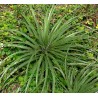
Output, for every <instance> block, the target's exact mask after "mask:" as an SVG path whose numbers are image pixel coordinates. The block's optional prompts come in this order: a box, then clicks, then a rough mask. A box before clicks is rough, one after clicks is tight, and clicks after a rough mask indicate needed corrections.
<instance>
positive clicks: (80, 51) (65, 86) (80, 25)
mask: <svg viewBox="0 0 98 98" xmlns="http://www.w3.org/2000/svg"><path fill="white" fill-rule="evenodd" d="M32 8H33V9H34V11H35V14H36V15H35V14H34V13H32V14H31V13H30V7H29V5H0V28H1V29H0V65H1V66H0V77H1V78H0V91H1V92H32V93H33V92H61V93H62V92H69V93H72V92H80V93H81V92H83V93H86V92H97V91H98V74H97V72H98V69H97V67H98V43H97V41H98V5H55V10H54V12H53V16H52V17H50V18H49V20H48V14H49V11H51V8H52V5H32ZM47 11H48V14H46V13H47ZM50 15H52V14H51V13H50ZM32 16H33V18H32ZM34 17H36V19H34ZM63 17H64V19H63V20H62V22H61V24H60V26H58V27H57V25H58V24H59V23H60V21H59V22H58V24H57V25H55V23H56V22H57V21H58V20H61V19H62V18H63ZM31 21H32V22H31ZM36 22H37V23H38V24H39V25H40V26H39V27H36ZM30 24H32V25H30ZM44 26H46V29H44V30H43V27H44ZM53 26H55V27H54V29H53ZM33 27H34V28H35V31H37V30H38V29H39V28H40V30H39V32H41V34H42V35H41V34H40V33H39V34H38V35H36V34H35V35H34V34H33V35H34V36H33V35H32V34H31V33H30V29H32V31H31V32H34V29H33ZM60 27H61V28H62V29H60ZM51 29H53V30H54V31H55V32H54V33H53V34H50V36H49V33H47V34H46V35H47V36H46V35H45V36H44V35H43V33H42V32H43V31H45V30H46V31H47V30H49V31H50V30H51ZM56 29H57V30H56ZM10 30H13V32H12V31H10ZM15 30H17V31H15ZM18 31H19V32H18ZM46 31H45V32H46ZM49 31H47V32H49ZM21 32H22V33H21ZM57 32H58V33H57ZM62 32H63V33H62ZM76 32H78V33H76ZM56 33H57V34H56ZM27 36H29V37H30V38H32V42H33V40H34V41H35V42H36V43H37V44H38V45H39V46H41V45H42V46H41V49H42V50H41V51H40V52H38V53H37V57H34V59H35V60H33V58H31V60H30V58H29V59H28V56H29V57H32V55H31V53H32V51H34V50H32V51H31V52H30V51H29V54H27V53H25V54H22V55H21V54H18V55H14V56H13V58H10V57H8V56H9V55H11V54H13V53H16V52H18V51H20V50H21V49H20V48H19V47H20V46H19V45H21V44H20V43H19V40H21V41H20V42H21V43H23V42H27V41H28V42H27V44H29V45H31V44H30V40H28V38H27ZM36 36H38V38H36ZM41 36H43V37H42V39H41ZM48 36H49V38H48ZM45 37H46V38H45ZM52 37H54V40H52ZM66 37H68V38H67V39H65V38H66ZM47 38H48V40H47ZM56 38H58V39H56ZM16 39H17V40H16ZM50 40H52V42H53V41H54V43H53V44H52V45H53V46H55V47H53V48H52V51H51V49H50V50H48V54H49V56H50V57H47V55H46V54H45V55H44V56H43V54H44V52H47V51H46V48H45V47H46V46H47V45H48V44H47V43H48V41H50ZM9 43H10V44H12V43H13V44H16V45H17V46H19V47H18V48H17V46H13V47H12V45H9ZM42 43H44V45H43V44H42ZM25 44H26V43H23V44H22V46H24V47H23V48H29V47H26V45H25ZM37 44H35V47H36V46H37ZM8 45H9V46H10V47H9V46H8ZM52 45H51V47H52ZM6 46H7V47H6ZM27 46H28V45H27ZM31 46H32V47H33V45H31ZM35 50H36V48H35ZM22 51H23V50H22ZM33 53H35V51H34V52H33ZM41 54H42V55H41ZM39 55H40V56H39ZM6 57H8V58H7V59H5V58H6ZM25 57H27V59H26V58H25ZM22 59H24V60H23V61H22V62H19V60H22ZM26 60H27V62H29V63H26V64H25V65H28V66H29V68H27V67H26V66H25V67H21V68H19V66H21V64H23V63H24V62H25V61H26ZM16 61H17V62H18V63H17V64H16V65H15V64H14V63H15V62H16ZM2 62H3V63H2ZM33 64H35V65H36V66H37V65H39V67H37V71H35V72H34V68H33V67H32V65H33ZM11 65H15V66H13V67H11V68H10V67H9V66H11ZM43 66H45V67H43ZM17 68H19V70H17ZM35 68H36V67H35ZM6 70H7V71H6ZM14 70H16V71H15V72H14ZM38 70H39V71H38ZM58 70H59V71H58ZM26 72H27V74H25V73H26ZM33 72H34V73H33ZM11 73H12V74H11ZM47 73H48V74H47ZM32 74H33V76H32ZM29 77H32V78H31V80H30V78H29Z"/></svg>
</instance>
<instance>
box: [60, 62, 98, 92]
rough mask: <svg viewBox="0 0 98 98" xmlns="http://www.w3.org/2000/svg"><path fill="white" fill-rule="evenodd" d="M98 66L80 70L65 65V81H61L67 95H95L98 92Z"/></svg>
mask: <svg viewBox="0 0 98 98" xmlns="http://www.w3.org/2000/svg"><path fill="white" fill-rule="evenodd" d="M97 66H98V64H95V63H91V64H90V65H88V66H86V67H84V68H82V69H80V70H78V69H77V68H75V67H69V66H67V65H66V64H65V80H63V81H62V80H61V79H59V82H60V81H62V82H61V84H62V87H63V88H64V89H65V91H64V92H65V93H95V92H98V74H97V72H98V69H97Z"/></svg>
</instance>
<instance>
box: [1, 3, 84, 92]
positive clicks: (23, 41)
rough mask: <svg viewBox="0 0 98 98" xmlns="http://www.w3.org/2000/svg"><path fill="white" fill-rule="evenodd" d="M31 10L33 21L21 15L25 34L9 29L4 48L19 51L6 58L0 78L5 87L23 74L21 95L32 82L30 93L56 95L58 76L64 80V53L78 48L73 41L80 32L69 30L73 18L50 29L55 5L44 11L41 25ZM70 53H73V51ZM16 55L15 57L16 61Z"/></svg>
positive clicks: (59, 22) (61, 20)
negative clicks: (54, 93)
mask: <svg viewBox="0 0 98 98" xmlns="http://www.w3.org/2000/svg"><path fill="white" fill-rule="evenodd" d="M30 11H31V14H30V15H31V16H33V22H31V21H32V20H30V19H29V18H28V17H27V16H26V15H25V14H23V17H24V19H25V21H24V22H23V23H24V24H25V26H26V28H27V30H28V33H24V32H22V31H19V30H9V31H10V32H11V33H12V36H11V37H12V38H13V39H14V41H12V42H8V43H6V44H5V47H11V48H14V49H18V51H16V52H15V53H13V54H11V55H9V56H8V57H7V58H5V59H4V61H3V62H2V66H6V68H5V69H4V70H3V71H2V72H1V74H0V75H1V77H0V79H1V82H2V84H3V88H4V87H6V85H7V83H8V80H9V79H10V77H12V76H15V75H16V74H19V73H20V72H21V71H23V72H24V76H25V77H24V85H23V87H22V92H28V90H29V86H30V85H31V84H32V82H33V81H35V85H33V87H32V91H33V90H34V91H36V90H37V91H36V92H55V83H56V77H57V74H60V75H61V76H62V77H64V72H63V67H64V66H62V65H63V62H64V60H65V55H66V53H67V50H69V49H70V47H72V48H73V47H75V46H76V45H77V44H75V40H77V38H79V37H81V36H80V35H81V33H82V32H83V31H79V32H74V31H73V32H71V33H70V32H69V31H70V29H72V28H74V25H72V22H73V21H74V20H75V19H76V18H77V17H72V18H71V19H69V20H68V21H66V22H64V21H63V20H64V17H63V18H61V19H59V20H57V22H56V23H55V24H53V25H52V27H51V19H52V15H53V11H54V6H53V7H52V8H51V9H50V11H47V13H46V16H45V17H44V22H43V24H42V25H40V24H39V22H38V20H37V18H36V15H35V12H34V10H33V9H32V6H31V5H30ZM79 34H80V35H79ZM78 47H79V46H78ZM72 48H71V49H72ZM72 50H74V51H75V50H76V49H72ZM72 50H71V51H72ZM16 56H17V58H15V57H16ZM74 58H75V57H73V60H74ZM8 60H9V62H8ZM71 60H72V59H71ZM17 72H18V73H17ZM4 77H6V78H5V80H4V79H3V78H4ZM1 89H2V88H1Z"/></svg>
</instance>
